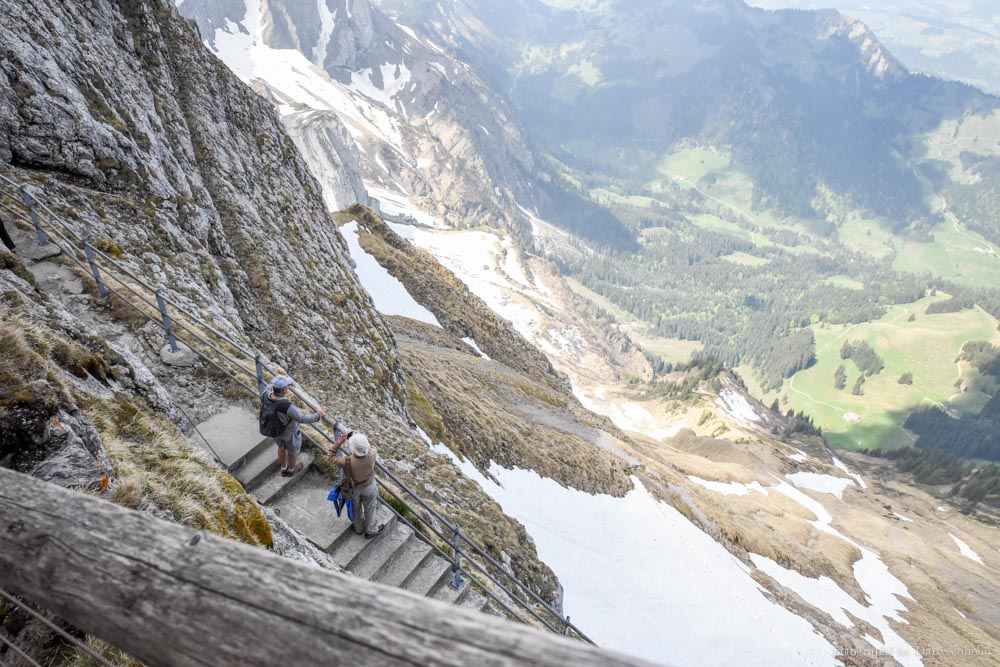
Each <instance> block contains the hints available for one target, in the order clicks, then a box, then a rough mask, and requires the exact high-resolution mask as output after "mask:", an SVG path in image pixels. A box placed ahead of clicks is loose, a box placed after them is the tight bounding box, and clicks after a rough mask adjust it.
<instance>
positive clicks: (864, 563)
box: [750, 475, 923, 667]
mask: <svg viewBox="0 0 1000 667" xmlns="http://www.w3.org/2000/svg"><path fill="white" fill-rule="evenodd" d="M772 476H773V477H774V478H775V479H776V480H778V484H777V485H776V486H773V487H771V488H772V489H774V490H775V491H778V492H779V493H782V494H784V495H786V496H788V497H789V498H791V499H792V500H794V501H795V502H797V503H799V504H800V505H802V506H803V507H805V508H806V509H808V510H809V511H810V512H812V513H813V514H815V515H816V520H815V521H809V522H808V523H809V524H810V525H811V526H813V528H815V529H816V530H820V531H823V532H824V533H828V534H830V535H833V536H835V537H839V538H840V539H842V540H844V541H845V542H847V543H848V544H850V545H852V546H854V547H856V548H857V549H858V550H859V551H860V552H861V559H860V560H858V561H855V563H854V579H855V581H857V582H858V585H859V586H860V587H861V589H862V590H863V591H864V592H865V596H866V597H867V598H868V602H869V605H868V606H867V607H863V606H862V605H860V604H859V603H858V602H857V601H856V600H855V599H854V598H852V597H851V596H850V595H848V594H847V593H846V592H844V591H843V590H842V589H840V587H839V586H837V585H836V582H833V580H832V579H830V580H829V583H827V582H824V581H823V580H824V579H828V578H827V577H820V578H819V579H810V578H809V577H805V576H803V575H801V574H799V573H798V572H795V571H794V570H787V569H785V568H783V567H781V566H780V565H778V564H777V563H775V562H774V561H770V559H768V558H766V557H764V556H759V555H757V554H751V555H750V558H751V560H753V562H754V564H755V565H757V567H759V568H761V569H762V570H764V571H765V572H766V573H767V574H769V575H770V576H771V577H772V578H773V579H774V580H775V581H777V582H778V583H780V584H781V585H782V586H786V587H788V588H790V589H792V590H794V591H795V592H796V593H798V594H799V595H801V596H802V598H803V599H805V600H806V601H807V602H809V603H810V604H812V605H813V606H815V607H818V608H820V609H823V610H824V611H826V612H827V613H829V614H830V615H831V616H833V617H834V618H835V619H838V622H841V623H843V620H841V619H847V616H846V615H845V614H843V613H842V612H841V611H840V610H842V609H843V610H847V611H850V612H851V613H852V614H854V615H855V616H857V617H858V618H860V619H862V620H864V621H867V622H868V623H870V624H871V625H872V626H874V627H875V628H876V629H878V631H879V632H880V633H881V634H882V639H883V641H881V642H880V641H878V640H877V639H875V638H874V637H871V636H868V635H865V639H866V640H867V641H868V643H870V644H871V645H872V646H874V647H875V648H877V649H878V650H880V651H885V652H887V653H889V654H890V655H892V656H893V657H894V658H896V660H898V661H899V662H900V663H902V664H903V665H904V667H916V666H921V667H922V665H923V661H922V660H921V659H920V654H919V653H918V652H917V651H915V650H914V649H913V648H912V647H911V646H910V645H909V644H907V643H906V641H905V640H904V639H903V638H902V637H900V636H899V635H898V634H897V633H896V632H895V631H894V630H893V629H892V627H891V626H890V625H889V621H896V622H897V623H907V621H906V619H904V618H903V617H902V616H900V615H899V612H902V611H906V606H905V605H904V604H903V603H902V601H901V599H900V598H909V599H911V600H912V599H913V596H912V595H910V593H909V590H907V588H906V584H904V583H903V582H902V581H900V580H899V579H897V578H896V577H895V576H894V575H893V574H892V573H891V572H889V568H888V567H887V566H886V564H885V563H883V562H882V559H881V558H879V557H878V554H876V553H875V552H874V551H871V550H870V549H866V548H864V547H863V546H861V545H860V544H857V543H856V542H854V541H853V540H851V539H849V538H847V537H846V536H845V535H843V534H842V533H841V532H840V531H838V530H837V529H836V528H834V527H833V526H832V525H831V524H832V523H833V517H832V516H831V515H830V513H829V512H827V511H826V508H825V507H823V504H822V503H820V502H819V501H818V500H815V499H813V498H810V497H809V496H807V495H806V494H804V493H802V492H801V491H799V490H798V489H796V488H794V487H792V486H791V485H790V484H788V482H785V481H782V480H781V478H779V477H778V476H777V475H772ZM758 559H759V560H758ZM831 585H832V586H835V587H836V588H837V589H838V590H840V592H839V593H837V592H836V591H834V590H833V589H832V588H831ZM824 605H825V606H824ZM845 625H846V624H845Z"/></svg>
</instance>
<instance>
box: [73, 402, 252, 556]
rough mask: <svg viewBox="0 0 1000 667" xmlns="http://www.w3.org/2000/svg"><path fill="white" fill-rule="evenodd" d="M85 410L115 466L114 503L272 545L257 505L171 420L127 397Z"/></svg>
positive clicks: (101, 403)
mask: <svg viewBox="0 0 1000 667" xmlns="http://www.w3.org/2000/svg"><path fill="white" fill-rule="evenodd" d="M87 412H88V415H89V416H90V417H91V419H92V420H93V421H94V423H95V425H96V426H97V427H98V430H99V432H100V433H101V435H102V437H103V439H104V446H105V449H106V450H107V453H108V457H109V458H110V459H111V463H112V465H113V466H114V471H115V475H116V476H117V482H118V483H117V486H116V487H115V489H114V493H113V499H114V501H115V502H117V503H119V504H122V505H125V506H127V507H132V508H139V507H141V506H143V505H144V504H146V503H150V504H152V505H153V506H155V507H158V508H160V509H163V510H166V511H168V512H170V514H171V516H172V518H173V520H174V521H176V522H177V523H180V524H182V525H185V526H190V527H192V528H197V529H200V530H207V531H210V532H213V533H216V534H218V535H222V536H224V537H230V538H233V539H237V540H240V541H241V542H246V543H248V544H254V545H264V546H270V544H271V529H270V526H268V524H267V521H266V519H265V518H264V515H263V513H262V512H261V511H260V507H258V505H257V502H256V501H255V500H254V499H253V498H252V497H250V496H249V495H248V494H247V493H246V492H245V491H244V490H243V487H242V486H241V485H240V483H239V482H237V481H236V480H235V479H234V478H233V477H232V476H230V475H229V474H228V473H227V472H225V471H224V470H222V469H221V468H220V467H219V466H218V465H216V463H215V462H214V461H212V460H211V459H210V458H209V457H208V455H207V454H205V453H204V452H201V451H200V450H197V449H195V448H194V447H193V446H191V444H190V443H188V442H187V440H185V439H184V437H183V436H182V435H181V434H180V433H179V432H178V431H177V430H176V427H174V426H173V424H171V423H170V422H169V421H167V420H166V419H163V418H160V417H158V416H153V415H151V414H150V413H149V410H148V409H143V408H140V407H139V406H138V405H137V404H136V403H134V402H132V401H131V400H129V399H127V398H124V397H120V398H118V399H117V400H115V401H107V400H103V399H101V400H97V401H94V402H93V403H92V404H91V405H90V406H89V409H88V410H87Z"/></svg>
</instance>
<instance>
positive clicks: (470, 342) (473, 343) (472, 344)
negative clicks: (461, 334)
mask: <svg viewBox="0 0 1000 667" xmlns="http://www.w3.org/2000/svg"><path fill="white" fill-rule="evenodd" d="M462 341H463V342H464V343H465V344H466V345H468V346H469V347H471V348H472V349H473V350H475V351H476V353H477V354H479V356H480V357H482V358H483V359H485V360H486V361H489V360H490V358H489V357H488V356H487V355H486V353H485V352H483V351H482V350H480V349H479V346H478V345H476V341H475V339H474V338H463V339H462Z"/></svg>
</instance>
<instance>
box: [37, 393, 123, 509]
mask: <svg viewBox="0 0 1000 667" xmlns="http://www.w3.org/2000/svg"><path fill="white" fill-rule="evenodd" d="M35 446H36V447H37V448H39V449H41V450H43V451H51V452H52V454H51V455H49V456H48V457H47V458H46V459H45V460H43V461H42V462H41V463H39V464H38V465H36V466H35V467H34V468H33V469H32V470H31V472H30V474H31V476H32V477H38V478H39V479H44V480H45V481H47V482H52V483H54V484H58V485H60V486H65V487H67V488H79V489H91V490H94V489H99V488H101V481H102V479H103V477H104V476H105V475H107V476H108V477H109V479H113V477H114V473H113V470H112V468H111V464H110V462H109V461H108V457H107V454H106V453H105V452H104V447H103V445H102V444H101V439H100V436H99V435H98V434H97V431H96V430H95V429H94V427H93V425H92V424H91V423H90V422H89V421H87V420H85V419H83V418H78V417H74V416H72V415H70V414H68V413H66V412H60V413H59V414H58V415H57V416H56V417H55V418H54V419H52V420H51V421H50V422H49V423H48V425H47V426H46V428H45V431H44V433H43V434H42V436H41V438H40V439H39V441H38V442H37V443H35Z"/></svg>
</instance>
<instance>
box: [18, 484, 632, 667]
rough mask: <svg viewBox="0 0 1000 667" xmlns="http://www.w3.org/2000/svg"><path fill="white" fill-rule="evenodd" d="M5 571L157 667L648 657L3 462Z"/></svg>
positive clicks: (32, 593) (56, 609) (42, 600)
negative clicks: (246, 540)
mask: <svg viewBox="0 0 1000 667" xmlns="http://www.w3.org/2000/svg"><path fill="white" fill-rule="evenodd" d="M0 582H2V585H3V587H4V588H6V589H8V590H11V591H13V592H16V593H19V594H21V595H24V596H25V597H27V598H28V599H30V600H32V601H34V602H36V603H37V604H39V605H41V606H43V607H45V608H47V609H49V610H50V611H51V612H53V613H56V614H58V615H59V616H61V617H63V618H65V619H66V620H68V621H70V622H71V623H73V624H74V625H76V626H78V627H79V628H81V629H82V630H85V631H86V632H88V633H90V634H93V635H95V636H97V637H100V638H102V639H105V640H106V641H109V642H110V643H112V644H114V645H115V646H118V647H119V648H121V649H123V650H125V651H127V652H128V653H131V654H132V655H134V656H136V657H137V658H139V659H140V660H142V661H144V662H146V663H147V664H149V665H151V666H154V667H156V666H159V665H164V666H175V665H176V666H181V665H183V666H187V665H211V666H213V667H217V666H219V665H247V666H255V665H261V666H263V665H323V666H324V667H328V666H329V665H336V664H340V663H346V662H355V663H357V664H369V665H405V664H412V665H507V664H534V665H560V666H561V665H566V664H573V665H637V664H642V663H641V661H639V660H636V659H633V658H630V657H627V656H621V655H618V654H614V653H610V652H606V651H602V650H600V649H597V648H594V647H591V646H588V645H586V644H583V643H581V642H577V641H572V640H569V639H565V638H563V637H558V636H555V635H552V634H549V633H545V632H542V631H539V630H534V629H531V628H527V627H525V626H522V625H517V624H514V623H512V622H509V621H506V620H502V619H495V618H492V617H489V616H486V615H483V614H478V613H475V612H471V611H466V610H464V609H460V608H457V607H454V606H452V605H448V604H445V603H441V602H438V601H436V600H430V599H427V598H424V597H420V596H416V595H412V594H410V593H407V592H406V591H402V590H399V589H396V588H390V587H386V586H382V585H379V584H375V583H372V582H368V581H364V580H361V579H358V578H354V577H349V576H345V575H341V574H338V573H333V572H329V571H326V570H322V569H320V568H317V567H311V566H309V565H306V564H304V563H299V562H296V561H290V560H287V559H284V558H281V557H280V556H277V555H275V554H273V553H271V552H268V551H267V550H265V549H257V548H253V547H249V546H246V545H244V544H240V543H238V542H234V541H231V540H226V539H222V538H220V537H216V536H214V535H211V534H207V533H203V532H199V531H195V530H192V529H189V528H185V527H183V526H179V525H177V524H174V523H170V522H168V521H163V520H160V519H157V518H155V517H152V516H150V515H148V514H143V513H140V512H135V511H132V510H128V509H125V508H123V507H120V506H118V505H114V504H113V503H110V502H107V501H104V500H101V499H99V498H95V497H93V496H89V495H86V494H81V493H76V492H73V491H68V490H66V489H63V488H61V487H58V486H56V485H53V484H48V483H46V482H42V481H39V480H36V479H33V478H30V477H27V476H25V475H21V474H18V473H15V472H12V471H10V470H5V469H2V468H0Z"/></svg>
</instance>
